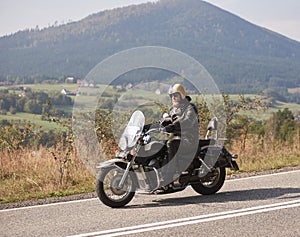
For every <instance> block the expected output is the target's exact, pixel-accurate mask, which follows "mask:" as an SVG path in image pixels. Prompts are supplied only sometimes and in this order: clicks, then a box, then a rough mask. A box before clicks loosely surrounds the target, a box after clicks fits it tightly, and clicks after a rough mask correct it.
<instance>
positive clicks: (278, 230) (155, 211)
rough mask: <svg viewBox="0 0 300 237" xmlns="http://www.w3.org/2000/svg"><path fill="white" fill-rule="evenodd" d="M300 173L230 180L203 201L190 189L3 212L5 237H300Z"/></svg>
mask: <svg viewBox="0 0 300 237" xmlns="http://www.w3.org/2000/svg"><path fill="white" fill-rule="evenodd" d="M298 220H300V170H296V171H290V172H285V173H278V174H273V175H263V176H254V177H249V178H243V179H234V180H227V181H226V182H225V185H224V187H223V188H222V189H221V191H220V192H219V193H218V194H216V195H212V196H201V195H198V194H196V193H195V192H194V191H193V190H192V189H190V188H188V189H186V190H185V191H183V192H179V193H175V194H169V195H136V197H135V199H134V200H133V201H132V202H131V203H129V205H128V206H126V207H125V208H121V209H111V208H109V207H106V206H104V205H103V204H101V203H100V201H99V200H98V199H89V200H80V201H75V202H74V201H73V202H66V203H59V204H50V205H44V206H33V207H26V208H19V209H10V210H2V211H0V229H1V232H0V236H72V235H77V236H153V235H155V236H199V235H200V236H202V235H204V234H208V233H209V234H213V236H225V235H230V236H300V222H299V221H298Z"/></svg>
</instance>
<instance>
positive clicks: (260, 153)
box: [232, 136, 300, 172]
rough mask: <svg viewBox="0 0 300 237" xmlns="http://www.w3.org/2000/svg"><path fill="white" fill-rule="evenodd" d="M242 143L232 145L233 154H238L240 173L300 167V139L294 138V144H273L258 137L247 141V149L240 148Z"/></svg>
mask: <svg viewBox="0 0 300 237" xmlns="http://www.w3.org/2000/svg"><path fill="white" fill-rule="evenodd" d="M240 144H241V143H240V141H238V140H236V141H235V143H234V144H233V145H232V147H233V149H234V150H232V152H233V153H237V154H238V155H239V158H238V159H237V162H238V164H239V166H240V171H239V172H258V171H264V170H274V169H280V168H284V167H296V166H299V165H300V149H299V148H300V138H299V137H298V138H297V137H296V136H295V138H294V143H292V144H288V143H277V144H275V145H274V144H271V143H270V142H268V141H263V140H260V139H258V138H256V137H252V138H250V139H247V141H246V144H245V149H241V148H240Z"/></svg>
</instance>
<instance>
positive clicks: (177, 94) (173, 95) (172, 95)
mask: <svg viewBox="0 0 300 237" xmlns="http://www.w3.org/2000/svg"><path fill="white" fill-rule="evenodd" d="M170 97H171V98H172V97H180V93H178V92H175V93H173V94H170Z"/></svg>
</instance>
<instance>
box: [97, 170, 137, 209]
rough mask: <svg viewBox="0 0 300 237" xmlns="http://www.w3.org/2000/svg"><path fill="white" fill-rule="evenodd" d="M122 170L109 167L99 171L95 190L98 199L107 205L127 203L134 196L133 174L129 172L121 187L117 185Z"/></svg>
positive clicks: (114, 205) (121, 205)
mask: <svg viewBox="0 0 300 237" xmlns="http://www.w3.org/2000/svg"><path fill="white" fill-rule="evenodd" d="M123 174H124V170H122V169H120V168H117V167H109V168H107V169H103V170H101V171H100V172H99V174H98V176H97V180H96V192H97V195H98V197H99V199H100V200H101V201H102V202H103V203H104V204H105V205H107V206H109V207H113V208H117V207H123V206H125V205H126V204H128V203H129V202H130V201H131V200H132V198H133V197H134V194H135V192H134V190H135V189H134V187H135V184H136V182H135V180H136V179H135V176H134V174H133V173H132V172H129V174H128V176H127V178H126V180H125V183H124V185H123V187H121V188H120V187H118V185H119V183H120V181H121V178H122V176H123Z"/></svg>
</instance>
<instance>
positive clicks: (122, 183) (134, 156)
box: [118, 144, 141, 189]
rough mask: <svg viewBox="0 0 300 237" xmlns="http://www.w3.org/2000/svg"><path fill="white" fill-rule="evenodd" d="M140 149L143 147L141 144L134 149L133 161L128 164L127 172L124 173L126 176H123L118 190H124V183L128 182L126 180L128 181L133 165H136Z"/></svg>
mask: <svg viewBox="0 0 300 237" xmlns="http://www.w3.org/2000/svg"><path fill="white" fill-rule="evenodd" d="M140 148H141V145H140V144H139V145H138V146H137V147H136V148H135V149H134V155H133V157H132V159H131V160H130V162H129V163H127V166H126V169H125V172H124V174H123V176H122V178H121V180H120V182H119V185H118V188H119V189H122V188H123V186H124V183H125V181H126V179H127V176H128V174H129V172H130V169H131V167H132V166H133V164H134V161H135V158H136V156H137V153H138V151H139V150H140Z"/></svg>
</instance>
